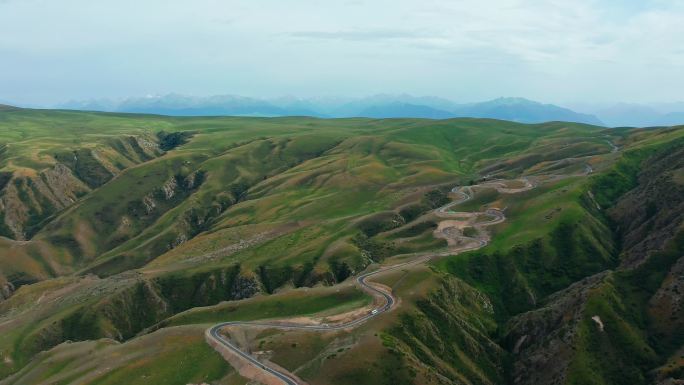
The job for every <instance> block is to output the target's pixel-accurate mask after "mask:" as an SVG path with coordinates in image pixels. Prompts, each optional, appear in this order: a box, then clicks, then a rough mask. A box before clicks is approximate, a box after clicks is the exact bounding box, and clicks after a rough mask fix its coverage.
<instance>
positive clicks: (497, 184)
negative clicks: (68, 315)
mask: <svg viewBox="0 0 684 385" xmlns="http://www.w3.org/2000/svg"><path fill="white" fill-rule="evenodd" d="M518 181H522V182H523V187H519V188H509V187H508V185H507V184H506V181H503V180H492V181H488V182H484V183H482V184H480V185H475V186H463V187H461V186H457V187H454V188H453V189H452V190H451V192H452V193H454V194H457V195H459V196H460V197H459V199H457V200H456V201H454V202H451V203H448V204H446V205H444V206H442V207H439V208H437V209H435V213H436V214H437V215H438V216H439V217H441V218H449V217H452V216H453V217H455V218H458V217H459V216H463V215H464V214H468V215H472V214H477V215H483V214H484V215H489V216H491V217H493V218H494V219H491V220H488V221H484V222H478V223H476V224H475V226H477V227H484V226H491V225H494V224H497V223H501V222H503V221H504V220H506V217H505V216H504V214H503V212H502V211H501V210H498V209H488V210H486V211H485V212H477V213H458V212H453V211H451V210H450V209H451V208H452V207H453V206H456V205H459V204H461V203H463V202H466V201H468V200H470V199H472V197H473V194H474V192H473V189H474V188H477V187H490V188H496V189H497V190H498V191H499V192H501V193H515V192H521V191H527V190H529V189H531V188H533V187H534V184H533V183H532V182H531V181H530V180H528V179H527V178H521V179H519V180H518ZM445 230H446V229H445ZM456 237H458V238H460V239H462V240H465V241H468V242H469V243H471V245H469V246H468V245H466V246H462V247H459V248H458V249H451V250H446V251H439V252H429V253H423V254H418V255H417V256H416V258H415V259H413V260H411V261H409V262H404V263H400V264H396V265H392V266H388V267H383V268H380V269H378V270H375V271H372V272H369V273H364V274H362V275H359V276H358V277H357V278H356V282H357V284H358V285H359V287H361V289H363V290H364V291H366V292H367V293H369V294H371V295H373V296H376V297H380V298H382V299H383V302H384V303H383V304H382V305H380V306H378V307H376V308H374V309H372V310H371V311H369V312H368V313H367V314H365V315H363V316H361V317H359V318H356V319H354V320H352V321H348V322H344V323H340V324H333V325H328V324H320V325H302V324H295V323H287V322H277V321H273V322H268V321H263V322H262V321H229V322H221V323H219V324H216V325H214V326H212V327H211V328H209V329H208V330H207V338H209V339H211V340H213V341H214V342H216V343H217V344H218V345H220V346H222V347H225V348H227V349H229V350H230V351H231V352H232V353H234V354H237V355H238V356H240V357H242V358H243V359H245V360H247V361H248V362H249V363H250V364H252V365H253V366H255V367H256V368H258V369H261V370H262V371H264V372H266V373H268V374H270V375H273V376H275V377H276V378H277V379H279V380H280V381H281V382H282V383H284V384H286V385H299V382H298V381H297V379H295V378H294V377H293V376H292V375H290V374H288V373H285V372H283V371H280V370H276V369H274V368H272V367H270V366H268V365H266V364H264V363H262V362H261V361H259V360H257V359H256V358H254V357H253V356H252V355H250V354H248V353H246V352H244V351H242V350H240V348H239V347H238V346H236V345H235V344H233V343H232V342H231V341H230V340H228V339H227V338H226V337H224V336H223V335H221V334H220V330H221V329H223V328H225V327H227V326H245V327H251V328H254V327H262V328H277V329H281V330H310V331H320V332H324V331H335V330H345V329H351V328H354V327H356V326H358V325H360V324H362V323H364V322H366V321H368V320H369V319H371V318H374V317H377V316H379V315H381V314H383V313H386V312H388V311H390V310H391V309H392V307H393V306H394V304H395V303H396V300H395V298H394V297H393V296H392V295H391V294H390V293H387V292H385V291H383V290H380V289H378V288H376V287H374V286H373V285H371V284H369V283H368V282H366V279H367V278H369V277H372V276H374V275H377V274H381V273H385V272H387V271H391V270H396V269H401V268H403V267H407V266H412V265H417V264H421V263H424V262H427V261H429V260H430V259H432V258H435V257H439V256H447V255H455V254H458V253H461V252H464V251H469V250H475V249H479V248H482V247H484V246H486V245H487V243H488V241H487V240H486V239H483V238H473V237H466V236H463V235H457V236H456ZM473 241H475V242H473ZM473 243H474V245H473Z"/></svg>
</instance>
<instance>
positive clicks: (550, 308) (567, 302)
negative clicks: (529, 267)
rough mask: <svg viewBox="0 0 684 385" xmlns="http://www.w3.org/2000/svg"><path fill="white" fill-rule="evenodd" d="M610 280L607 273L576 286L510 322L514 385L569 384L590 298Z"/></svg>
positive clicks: (587, 279) (508, 335) (557, 294)
mask: <svg viewBox="0 0 684 385" xmlns="http://www.w3.org/2000/svg"><path fill="white" fill-rule="evenodd" d="M607 276H608V273H607V272H604V273H600V274H596V275H593V276H591V277H588V278H585V279H583V280H581V281H580V282H576V283H574V284H573V285H571V286H570V287H568V288H567V289H564V290H561V291H560V292H558V293H556V294H554V295H552V296H550V297H549V298H548V299H547V300H546V304H545V305H544V306H542V307H541V308H539V309H536V310H533V311H530V312H527V313H523V314H521V315H519V316H517V317H514V318H513V319H512V320H511V321H509V324H508V326H507V334H506V342H507V345H508V346H509V347H510V348H511V351H512V352H513V354H514V357H515V363H514V365H513V370H512V373H511V374H512V375H511V377H512V379H513V383H514V384H530V385H531V384H564V383H565V379H566V372H567V369H568V365H569V364H570V362H571V360H572V357H573V355H574V353H575V352H574V349H573V345H574V343H575V341H574V338H575V335H576V332H577V326H578V324H579V322H580V321H581V320H582V318H583V315H584V307H585V304H586V301H587V298H588V296H589V293H590V292H591V290H593V289H595V288H597V287H599V286H600V285H601V284H602V283H603V280H604V279H606V277H607Z"/></svg>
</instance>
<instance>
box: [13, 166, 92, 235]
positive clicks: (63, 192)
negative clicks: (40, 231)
mask: <svg viewBox="0 0 684 385" xmlns="http://www.w3.org/2000/svg"><path fill="white" fill-rule="evenodd" d="M88 191H90V189H89V188H88V186H86V185H85V184H84V183H83V182H82V181H80V180H79V179H78V178H76V177H75V176H74V174H73V173H72V172H71V170H70V169H69V168H68V167H66V166H64V165H63V164H60V163H58V164H56V165H55V166H54V167H53V168H50V169H47V170H43V171H41V172H40V173H38V174H37V175H22V174H15V175H13V176H12V178H11V179H10V181H9V182H8V183H7V185H6V186H5V187H4V188H3V189H2V190H0V216H1V217H2V219H3V220H4V225H5V227H6V229H7V230H6V231H7V232H8V233H9V234H2V235H5V236H9V237H11V238H13V239H16V240H26V239H28V238H29V237H30V236H31V235H32V234H33V233H34V232H35V231H36V228H35V226H36V225H37V224H38V223H39V222H40V221H41V220H42V219H44V218H47V217H49V216H50V215H52V214H53V213H55V212H56V211H58V210H62V209H64V208H65V207H68V206H69V205H71V204H72V203H73V202H75V201H76V199H78V197H79V196H81V195H83V194H86V193H87V192H88Z"/></svg>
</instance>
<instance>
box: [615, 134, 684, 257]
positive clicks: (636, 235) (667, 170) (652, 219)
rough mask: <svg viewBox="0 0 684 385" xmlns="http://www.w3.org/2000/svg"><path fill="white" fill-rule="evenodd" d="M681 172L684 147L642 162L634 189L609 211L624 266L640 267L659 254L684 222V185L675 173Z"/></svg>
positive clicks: (683, 164)
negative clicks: (620, 240) (619, 237)
mask: <svg viewBox="0 0 684 385" xmlns="http://www.w3.org/2000/svg"><path fill="white" fill-rule="evenodd" d="M682 168H684V146H682V147H680V148H676V149H674V150H673V151H667V152H664V153H662V154H659V155H656V156H654V157H653V158H651V159H648V160H647V161H646V162H644V164H643V166H642V172H641V173H640V175H639V185H638V186H637V188H635V189H633V190H632V191H630V192H628V193H627V194H625V195H624V196H623V197H622V198H621V199H620V201H619V202H618V203H617V204H616V205H615V207H614V208H612V209H610V210H609V213H610V215H611V217H612V218H613V219H614V220H615V222H616V223H617V224H618V226H619V231H620V233H621V235H622V238H623V243H624V245H623V248H624V254H625V258H624V260H623V266H625V267H634V266H636V265H639V264H640V263H642V262H643V261H644V260H645V259H646V258H647V256H648V254H649V252H651V251H653V250H660V249H662V248H663V246H664V245H665V242H667V240H669V239H670V238H672V237H673V236H674V235H675V233H676V232H677V231H678V229H679V227H680V225H681V224H682V223H683V222H684V184H683V183H682V182H681V181H679V180H677V178H675V173H677V172H681V169H682Z"/></svg>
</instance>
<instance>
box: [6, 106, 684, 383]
mask: <svg viewBox="0 0 684 385" xmlns="http://www.w3.org/2000/svg"><path fill="white" fill-rule="evenodd" d="M683 138H684V128H682V127H679V128H669V129H651V130H639V129H634V130H610V129H604V128H601V127H595V126H590V125H582V124H575V123H563V122H553V123H545V124H536V125H525V124H519V123H513V122H506V121H498V120H483V119H450V120H421V119H385V120H375V119H333V120H325V119H314V118H233V117H193V118H178V117H162V116H153V115H133V114H105V113H89V112H70V111H50V110H29V109H17V110H3V111H0V235H1V236H2V237H0V287H2V296H1V297H0V298H2V300H0V379H2V380H0V381H2V382H0V383H3V384H4V383H6V384H38V383H45V384H47V383H62V384H69V383H76V382H78V383H88V384H98V383H124V382H125V383H136V382H141V383H142V382H145V383H146V384H150V383H160V384H161V383H164V384H175V383H177V384H186V383H191V382H192V383H201V382H210V383H222V384H225V383H228V384H238V383H246V382H247V380H246V379H245V378H243V377H241V376H240V375H238V374H237V373H236V372H235V370H234V369H232V368H231V367H230V366H229V365H228V364H227V363H225V362H224V361H223V360H222V359H221V357H220V356H219V355H218V354H217V353H215V352H213V350H211V348H210V347H209V346H208V345H206V344H204V343H203V333H204V329H206V327H208V326H209V325H210V324H211V323H215V322H220V321H226V320H252V319H262V318H277V317H295V316H313V315H315V316H319V317H332V316H334V315H335V314H339V313H344V312H349V311H351V310H353V309H356V308H359V307H363V306H365V305H367V304H368V303H369V301H370V298H368V297H367V296H366V295H365V294H364V293H363V292H361V291H360V290H359V289H358V288H356V286H354V284H353V282H354V280H353V279H351V278H350V277H353V276H354V275H356V274H358V273H359V272H361V271H363V270H364V269H366V268H369V266H370V268H373V266H375V265H376V264H377V263H386V264H389V263H393V261H395V260H401V259H402V258H406V255H410V253H415V252H422V251H426V250H441V249H443V248H444V247H445V246H446V244H445V242H444V241H443V240H441V239H438V238H435V237H434V236H433V230H434V229H435V228H436V226H437V222H438V220H437V218H435V217H434V214H432V210H433V209H434V208H436V207H438V206H440V205H442V204H444V203H446V202H448V201H449V200H450V199H451V198H453V196H451V198H450V195H449V193H448V192H449V190H450V188H451V187H453V186H455V185H467V184H473V183H475V182H477V181H480V180H483V179H486V180H490V179H495V178H504V179H509V178H517V177H521V176H524V177H528V178H530V179H531V180H534V181H535V184H536V188H534V189H532V190H529V191H526V192H523V193H519V194H502V193H498V192H497V190H495V189H481V190H478V192H477V194H475V197H474V198H473V199H472V200H471V201H469V202H467V203H465V204H463V205H462V206H461V208H462V209H463V210H470V209H472V210H473V211H474V210H480V209H483V208H487V207H498V208H501V209H504V210H505V213H506V217H507V220H506V222H504V223H502V224H499V225H496V226H493V227H491V228H488V231H490V232H491V234H489V236H490V237H491V239H492V240H491V243H490V244H489V245H488V246H487V247H485V248H482V249H479V250H477V251H472V252H469V253H464V254H460V255H456V256H452V257H445V258H442V259H439V260H435V261H433V262H432V264H431V265H430V267H429V268H426V267H424V266H417V267H412V268H407V269H405V270H403V271H397V272H396V273H392V274H387V275H385V276H382V277H381V278H380V279H379V280H380V281H382V282H383V283H385V284H386V285H388V286H390V287H392V288H393V290H394V292H395V294H396V296H397V297H399V298H400V300H401V304H400V306H399V307H398V308H397V309H396V310H393V311H392V312H390V313H388V314H386V315H383V316H382V317H378V318H376V319H374V320H373V321H371V322H369V323H367V324H364V326H362V327H360V328H358V329H354V330H350V331H343V332H339V333H323V334H311V333H300V332H288V333H285V332H273V331H268V330H266V331H263V332H259V333H257V332H255V333H253V335H251V334H250V335H249V336H244V338H243V340H244V343H247V344H251V345H250V346H251V348H252V351H268V352H270V353H268V354H270V360H271V361H273V362H275V363H277V364H278V365H280V366H282V367H284V368H285V369H287V370H289V371H292V372H295V373H296V374H297V375H298V376H300V377H301V378H303V379H305V380H306V381H308V382H309V383H312V384H319V383H320V384H328V383H336V384H338V383H339V384H344V383H349V384H352V383H353V384H360V383H369V384H370V383H373V384H380V383H394V384H396V383H402V384H403V383H406V384H409V383H420V384H428V383H430V384H433V383H434V384H440V383H469V384H498V383H506V382H510V383H515V384H527V383H530V384H531V383H551V382H550V381H558V383H578V384H579V383H589V382H588V381H590V380H591V381H594V383H598V384H604V383H605V384H620V383H625V382H624V381H630V383H634V384H637V383H647V382H648V381H652V380H654V379H658V380H661V379H662V380H665V379H666V378H668V377H672V378H677V376H680V377H681V360H678V358H677V354H678V353H677V351H678V350H677V349H679V348H681V345H682V340H681V338H682V335H681V333H680V332H679V330H681V329H682V328H681V327H679V325H680V324H681V322H682V319H683V317H682V314H681V312H679V313H678V311H679V310H676V309H675V310H672V303H675V302H676V301H677V300H678V298H681V294H672V293H677V290H679V289H678V288H679V286H677V285H679V284H680V283H678V282H679V281H678V280H677V277H679V276H681V271H680V270H681V266H680V265H681V262H680V261H679V257H680V256H681V255H682V253H681V242H679V240H680V238H681V234H682V233H681V228H682V218H681V212H682V210H680V209H681V208H682V207H681V205H682V202H681V198H682V196H684V194H681V188H682V187H681V186H682V180H684V179H683V178H682V166H683V165H682V164H681V159H684V157H683V156H681V155H683V154H681V148H684V146H682V143H683V142H682V140H684V139H683ZM614 145H617V146H618V147H619V148H620V149H619V151H617V152H615V151H613V148H614ZM587 174H588V175H587ZM463 231H475V230H468V229H465V230H463ZM401 255H404V256H403V257H402V256H401ZM678 261H679V262H678ZM673 285H674V286H673ZM678 295H679V296H678ZM677 309H678V308H677ZM593 316H598V317H600V320H601V321H602V322H603V324H604V329H602V330H601V331H597V330H598V329H597V325H598V324H597V322H596V321H595V320H593V319H592V318H591V317H593ZM172 347H173V348H172ZM143 352H144V353H143ZM111 357H116V360H114V361H112V360H111ZM555 358H558V359H555ZM179 362H182V365H181V364H178V363H179ZM177 364H178V365H177ZM618 368H619V369H618ZM96 373H98V374H96ZM544 376H548V377H544ZM545 381H549V382H545Z"/></svg>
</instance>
